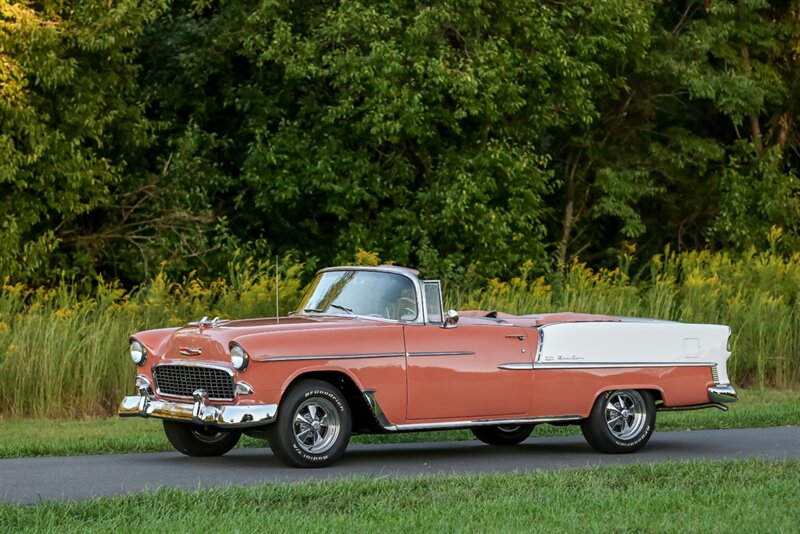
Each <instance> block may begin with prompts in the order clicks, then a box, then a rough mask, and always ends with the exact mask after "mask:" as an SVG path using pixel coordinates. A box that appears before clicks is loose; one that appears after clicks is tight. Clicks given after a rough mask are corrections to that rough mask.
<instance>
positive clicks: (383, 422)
mask: <svg viewBox="0 0 800 534" xmlns="http://www.w3.org/2000/svg"><path fill="white" fill-rule="evenodd" d="M361 394H362V395H364V400H365V401H366V402H367V406H369V409H370V411H371V412H372V415H373V416H374V417H375V420H376V421H377V422H378V424H379V425H380V426H382V427H383V429H384V430H387V431H389V432H402V431H413V430H436V429H441V430H444V429H456V428H471V427H474V426H496V425H531V424H537V423H561V422H568V421H580V420H581V419H583V417H581V416H580V415H553V416H547V417H517V418H513V419H467V420H464V421H445V422H440V423H407V424H403V425H394V424H392V422H391V421H389V419H388V418H387V417H386V414H385V413H384V411H383V410H382V409H381V406H380V404H379V403H378V399H377V398H375V390H374V389H365V390H363V391H362V392H361Z"/></svg>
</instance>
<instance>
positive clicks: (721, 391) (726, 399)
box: [708, 384, 739, 404]
mask: <svg viewBox="0 0 800 534" xmlns="http://www.w3.org/2000/svg"><path fill="white" fill-rule="evenodd" d="M738 398H739V394H738V393H736V390H735V389H733V386H731V385H730V384H727V385H724V386H713V387H710V388H708V400H710V401H711V402H717V403H723V404H727V403H731V402H736V400H737V399H738Z"/></svg>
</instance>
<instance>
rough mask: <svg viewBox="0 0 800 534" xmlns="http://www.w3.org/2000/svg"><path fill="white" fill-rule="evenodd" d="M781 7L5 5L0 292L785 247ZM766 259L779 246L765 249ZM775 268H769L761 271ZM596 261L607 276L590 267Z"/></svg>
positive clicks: (789, 34)
mask: <svg viewBox="0 0 800 534" xmlns="http://www.w3.org/2000/svg"><path fill="white" fill-rule="evenodd" d="M798 17H800V8H798V6H797V5H796V3H793V2H789V3H784V2H769V1H767V0H745V1H741V2H733V1H723V0H719V1H717V0H715V1H713V2H700V1H695V0H690V1H683V2H663V3H661V2H655V1H645V2H627V1H624V0H610V1H606V2H595V1H593V0H578V1H574V2H549V1H533V2H531V1H524V2H519V1H515V0H500V1H492V2H487V1H481V0H471V1H467V2H449V1H448V2H443V3H434V4H430V5H420V4H419V3H416V2H404V1H402V0H379V1H374V2H373V1H371V2H360V1H358V0H342V1H340V2H333V3H330V2H317V3H308V2H294V1H284V2H278V1H269V0H219V1H217V2H209V1H205V0H114V1H112V2H108V3H97V2H93V1H90V0H41V1H39V2H27V1H22V0H3V1H2V2H0V243H2V245H3V246H2V247H0V275H6V276H9V277H10V279H11V280H12V281H25V282H28V283H33V284H40V283H52V282H53V280H54V279H57V278H59V276H65V277H66V278H67V279H71V278H72V277H76V278H77V279H78V280H92V277H93V276H94V275H95V274H102V275H104V276H105V277H106V278H112V277H113V278H117V277H118V278H121V279H122V280H123V281H124V282H125V283H126V284H135V283H139V282H140V281H141V280H142V279H144V278H145V277H147V276H152V275H153V274H154V273H155V272H157V271H158V270H159V268H161V269H163V270H164V271H165V272H168V273H170V274H171V275H172V276H177V277H180V276H183V275H185V274H187V273H189V272H190V271H192V270H197V271H198V272H199V273H201V274H202V275H204V276H207V275H211V276H217V275H219V274H222V273H224V271H225V268H226V265H227V262H228V261H229V259H230V257H231V256H232V255H233V254H234V251H236V250H239V249H241V250H243V251H244V253H245V255H252V256H255V257H271V256H272V255H274V254H276V253H278V254H279V255H281V256H283V255H285V254H287V253H292V252H294V253H296V254H297V255H301V256H302V257H304V258H310V259H309V261H308V262H307V265H308V266H309V267H310V268H313V267H314V266H315V265H318V264H328V263H332V262H338V261H342V260H343V259H346V258H350V257H352V255H353V253H354V252H355V251H357V250H359V249H366V250H374V251H377V252H379V253H380V254H381V255H382V256H383V257H384V258H388V259H393V260H395V261H397V262H399V263H403V264H410V265H415V266H421V267H423V268H425V269H426V270H427V271H428V272H429V273H432V274H440V275H447V274H449V273H453V272H460V270H461V269H464V268H466V267H467V266H468V265H474V268H475V272H476V273H477V274H479V275H481V276H503V277H508V276H512V275H513V274H514V273H515V271H516V269H517V266H519V265H520V264H522V263H523V262H524V261H525V260H527V259H531V260H533V261H534V262H535V269H536V270H537V272H544V271H546V270H548V269H549V267H551V266H553V265H556V264H558V263H559V262H561V263H562V264H569V261H570V259H571V258H572V257H575V256H576V255H579V256H580V257H582V258H588V259H591V261H592V262H593V264H595V265H602V264H608V262H609V261H611V260H613V259H614V258H615V257H616V255H617V253H618V251H620V250H622V249H623V248H624V247H625V246H626V244H627V243H634V244H636V245H637V246H638V248H639V250H641V251H643V252H645V253H646V256H649V255H651V254H653V253H655V252H658V251H660V250H662V249H663V247H664V245H666V244H671V245H672V246H673V248H674V249H677V250H683V249H695V248H704V247H711V248H712V249H713V248H717V249H720V248H734V249H738V250H740V251H744V250H748V248H749V247H750V246H755V247H757V248H758V247H764V248H765V247H767V246H769V245H768V242H767V240H766V239H765V234H766V233H767V232H769V231H770V229H771V228H773V227H777V228H780V229H782V231H783V239H782V240H781V242H780V244H781V246H783V247H786V249H789V250H791V249H793V248H794V247H796V245H797V236H798V221H800V206H799V205H798V202H800V200H798V178H797V175H796V172H795V171H794V170H793V169H794V167H796V166H797V163H798V147H800V145H799V144H798V141H800V138H798V135H797V127H796V124H798V119H800V116H798V108H797V106H796V104H795V102H796V101H797V96H798V87H797V84H798V64H797V53H798V52H800V50H799V49H800V44H799V43H800V21H799V20H798ZM773 244H775V242H773ZM781 251H783V250H781ZM604 262H605V263H604Z"/></svg>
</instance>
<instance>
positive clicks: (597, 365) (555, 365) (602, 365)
mask: <svg viewBox="0 0 800 534" xmlns="http://www.w3.org/2000/svg"><path fill="white" fill-rule="evenodd" d="M713 365H716V364H714V363H711V362H586V363H576V362H569V363H559V362H536V363H534V364H533V368H534V369H537V370H544V369H607V368H608V369H610V368H617V367H622V368H625V367H711V366H713Z"/></svg>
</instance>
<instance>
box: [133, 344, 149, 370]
mask: <svg viewBox="0 0 800 534" xmlns="http://www.w3.org/2000/svg"><path fill="white" fill-rule="evenodd" d="M146 359H147V349H146V348H144V345H142V344H141V343H139V342H138V341H136V340H135V339H134V340H132V341H131V360H133V363H135V364H136V365H142V364H143V363H144V361H145V360H146Z"/></svg>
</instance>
